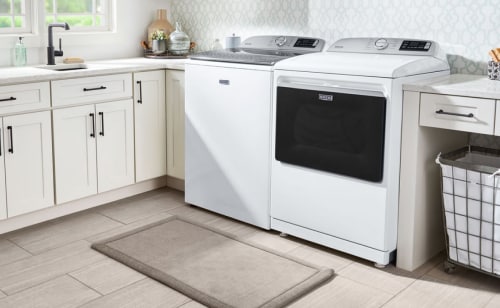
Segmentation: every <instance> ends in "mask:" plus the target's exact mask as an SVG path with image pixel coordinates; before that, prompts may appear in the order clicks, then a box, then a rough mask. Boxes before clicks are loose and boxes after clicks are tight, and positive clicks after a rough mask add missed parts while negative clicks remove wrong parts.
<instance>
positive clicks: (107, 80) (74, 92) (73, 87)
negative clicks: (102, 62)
mask: <svg viewBox="0 0 500 308" xmlns="http://www.w3.org/2000/svg"><path fill="white" fill-rule="evenodd" d="M131 96H132V74H128V73H127V74H116V75H105V76H92V77H83V78H75V79H62V80H56V81H52V106H54V107H59V106H69V105H77V104H83V103H96V102H102V101H116V100H120V99H124V98H129V97H131Z"/></svg>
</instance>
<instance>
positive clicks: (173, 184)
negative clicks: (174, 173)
mask: <svg viewBox="0 0 500 308" xmlns="http://www.w3.org/2000/svg"><path fill="white" fill-rule="evenodd" d="M167 186H168V187H170V188H173V189H177V190H180V191H184V180H181V179H178V178H173V177H171V176H167Z"/></svg>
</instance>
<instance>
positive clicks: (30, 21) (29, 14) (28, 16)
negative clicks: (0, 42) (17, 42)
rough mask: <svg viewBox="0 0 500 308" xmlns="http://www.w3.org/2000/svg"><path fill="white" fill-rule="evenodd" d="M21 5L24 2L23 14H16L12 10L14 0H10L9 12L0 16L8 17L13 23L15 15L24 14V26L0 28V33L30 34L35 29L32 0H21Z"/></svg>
mask: <svg viewBox="0 0 500 308" xmlns="http://www.w3.org/2000/svg"><path fill="white" fill-rule="evenodd" d="M21 1H22V4H21V6H23V4H24V15H21V14H16V13H15V11H14V0H10V2H11V3H10V5H11V13H10V14H0V16H2V17H4V16H6V17H10V18H11V21H12V22H13V23H15V17H16V16H24V21H25V24H24V27H22V28H16V27H9V28H0V35H12V34H16V35H18V34H30V33H34V30H35V24H36V17H35V16H36V14H35V13H34V7H35V5H34V3H33V2H34V0H21Z"/></svg>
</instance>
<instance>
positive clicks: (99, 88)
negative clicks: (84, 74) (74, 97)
mask: <svg viewBox="0 0 500 308" xmlns="http://www.w3.org/2000/svg"><path fill="white" fill-rule="evenodd" d="M106 89H107V88H106V87H105V86H100V87H97V88H83V91H85V92H88V91H97V90H106Z"/></svg>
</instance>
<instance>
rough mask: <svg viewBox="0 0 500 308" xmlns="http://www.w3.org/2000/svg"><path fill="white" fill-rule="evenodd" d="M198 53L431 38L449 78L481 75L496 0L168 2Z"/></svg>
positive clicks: (493, 36)
mask: <svg viewBox="0 0 500 308" xmlns="http://www.w3.org/2000/svg"><path fill="white" fill-rule="evenodd" d="M167 3H168V7H169V11H170V12H169V15H170V17H169V20H170V21H171V22H175V21H180V22H181V23H182V25H183V26H184V30H185V31H186V32H187V33H188V34H189V35H190V37H191V39H192V40H193V41H195V42H196V43H197V44H198V49H199V50H205V49H209V48H210V46H211V45H212V43H213V41H214V40H215V39H217V38H218V39H219V40H220V41H221V42H224V38H225V37H226V36H230V35H232V34H233V33H235V34H236V35H239V36H241V37H242V39H245V38H246V37H248V36H251V35H262V34H289V35H306V36H316V37H321V38H323V39H325V40H326V41H327V42H328V44H331V43H333V42H334V41H335V40H337V39H340V38H344V37H355V36H365V37H366V36H385V37H407V38H417V39H418V38H422V39H424V38H425V39H431V40H435V41H437V42H439V43H440V44H441V46H442V48H443V49H444V50H445V52H446V53H447V54H448V61H449V62H450V66H451V68H452V73H462V74H477V75H484V74H486V62H487V61H488V58H489V57H488V51H489V50H490V49H491V48H493V47H500V18H498V12H500V1H498V0H420V1H415V0H352V1H342V0H328V1H327V0H273V1H269V0H252V1H248V0H230V1H228V0H208V1H207V0H168V2H167Z"/></svg>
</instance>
